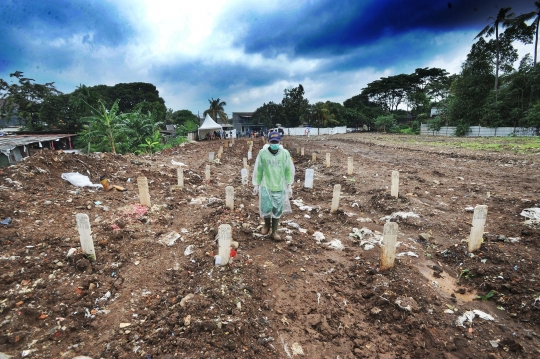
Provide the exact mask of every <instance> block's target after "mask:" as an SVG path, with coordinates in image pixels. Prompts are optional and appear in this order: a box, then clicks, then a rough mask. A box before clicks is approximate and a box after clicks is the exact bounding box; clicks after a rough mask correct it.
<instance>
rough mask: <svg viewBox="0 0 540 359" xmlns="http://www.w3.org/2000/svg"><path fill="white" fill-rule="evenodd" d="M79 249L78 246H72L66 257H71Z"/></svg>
mask: <svg viewBox="0 0 540 359" xmlns="http://www.w3.org/2000/svg"><path fill="white" fill-rule="evenodd" d="M77 252H78V250H77V248H70V249H69V251H68V252H67V255H66V257H68V258H71V257H72V256H73V255H74V254H77Z"/></svg>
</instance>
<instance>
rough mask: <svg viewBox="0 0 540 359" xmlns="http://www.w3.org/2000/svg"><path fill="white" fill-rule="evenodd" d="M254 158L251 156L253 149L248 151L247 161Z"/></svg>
mask: <svg viewBox="0 0 540 359" xmlns="http://www.w3.org/2000/svg"><path fill="white" fill-rule="evenodd" d="M252 158H253V155H252V154H251V148H250V149H249V151H248V156H247V159H248V160H250V159H252Z"/></svg>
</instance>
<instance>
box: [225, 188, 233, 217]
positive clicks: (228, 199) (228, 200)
mask: <svg viewBox="0 0 540 359" xmlns="http://www.w3.org/2000/svg"><path fill="white" fill-rule="evenodd" d="M225 206H227V207H228V208H229V209H230V210H231V211H234V187H233V186H227V187H225Z"/></svg>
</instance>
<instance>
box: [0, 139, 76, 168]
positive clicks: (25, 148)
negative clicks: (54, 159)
mask: <svg viewBox="0 0 540 359" xmlns="http://www.w3.org/2000/svg"><path fill="white" fill-rule="evenodd" d="M71 137H74V135H69V134H57V135H52V134H50V135H11V136H9V135H8V136H1V137H0V167H8V166H10V165H14V164H15V163H17V162H19V161H20V160H22V159H23V158H25V157H28V156H30V154H31V149H43V148H49V149H51V150H60V149H71V148H72V144H71Z"/></svg>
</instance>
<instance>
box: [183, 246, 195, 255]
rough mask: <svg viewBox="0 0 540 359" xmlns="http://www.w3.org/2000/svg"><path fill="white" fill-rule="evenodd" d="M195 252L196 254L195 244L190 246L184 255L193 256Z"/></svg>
mask: <svg viewBox="0 0 540 359" xmlns="http://www.w3.org/2000/svg"><path fill="white" fill-rule="evenodd" d="M194 252H195V246H194V245H193V244H190V245H189V246H187V247H186V249H185V250H184V255H185V256H189V255H192V254H193V253H194Z"/></svg>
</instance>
